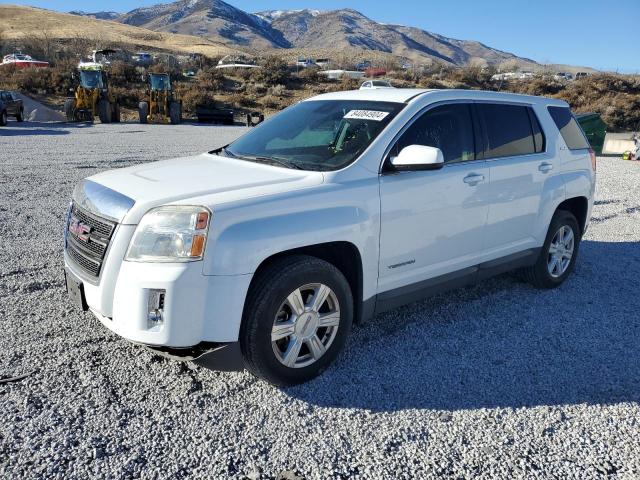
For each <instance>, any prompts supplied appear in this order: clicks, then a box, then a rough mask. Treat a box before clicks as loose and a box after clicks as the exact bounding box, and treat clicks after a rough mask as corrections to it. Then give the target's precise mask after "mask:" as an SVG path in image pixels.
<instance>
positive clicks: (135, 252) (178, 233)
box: [125, 205, 211, 262]
mask: <svg viewBox="0 0 640 480" xmlns="http://www.w3.org/2000/svg"><path fill="white" fill-rule="evenodd" d="M210 218H211V213H210V212H209V210H207V209H206V208H204V207H190V206H180V205H174V206H167V207H159V208H154V209H152V210H149V211H148V212H147V213H146V214H145V216H144V217H142V220H141V221H140V224H139V225H138V226H137V227H136V231H135V233H134V234H133V239H132V240H131V244H130V245H129V250H127V255H126V256H125V260H130V261H134V262H194V261H196V260H202V255H203V254H204V246H205V244H206V243H207V230H208V228H209V220H210Z"/></svg>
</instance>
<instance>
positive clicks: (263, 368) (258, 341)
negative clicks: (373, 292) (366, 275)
mask: <svg viewBox="0 0 640 480" xmlns="http://www.w3.org/2000/svg"><path fill="white" fill-rule="evenodd" d="M352 321H353V297H352V295H351V289H350V287H349V283H348V282H347V280H346V279H345V277H344V275H342V273H341V272H340V271H339V270H338V269H337V268H336V267H334V266H333V265H331V264H330V263H327V262H325V261H323V260H320V259H317V258H314V257H308V256H303V255H296V256H292V257H287V258H283V259H279V260H276V261H275V262H274V263H272V264H271V265H270V266H269V267H267V268H266V269H265V270H263V271H262V272H261V273H259V274H258V277H256V279H255V280H254V281H253V282H252V284H251V290H250V292H249V294H248V296H247V301H246V304H245V309H244V314H243V320H242V328H241V331H240V348H241V350H242V354H243V357H244V361H245V366H246V367H247V369H248V370H249V371H250V372H251V373H253V374H254V375H256V376H257V377H259V378H262V379H264V380H266V381H268V382H270V383H272V384H274V385H278V386H287V385H295V384H298V383H302V382H306V381H307V380H310V379H312V378H314V377H316V376H317V375H319V374H320V373H322V371H323V370H325V369H326V368H327V367H328V366H329V365H330V364H331V362H332V361H333V360H334V359H335V358H336V356H337V355H338V353H339V352H340V350H341V349H342V347H343V346H344V343H345V341H346V339H347V336H348V334H349V331H350V330H351V323H352Z"/></svg>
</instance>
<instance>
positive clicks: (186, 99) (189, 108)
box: [179, 88, 216, 113]
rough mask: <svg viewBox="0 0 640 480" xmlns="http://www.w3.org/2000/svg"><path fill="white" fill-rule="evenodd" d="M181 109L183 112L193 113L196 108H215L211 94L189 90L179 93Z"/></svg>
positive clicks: (196, 89)
mask: <svg viewBox="0 0 640 480" xmlns="http://www.w3.org/2000/svg"><path fill="white" fill-rule="evenodd" d="M179 96H180V99H181V100H182V108H183V110H184V111H185V112H190V113H195V111H196V107H198V106H202V107H205V108H215V107H216V100H215V98H214V96H213V93H211V92H207V91H205V90H200V89H198V88H189V89H187V90H184V91H180V92H179Z"/></svg>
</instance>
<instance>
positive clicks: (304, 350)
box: [271, 283, 340, 368]
mask: <svg viewBox="0 0 640 480" xmlns="http://www.w3.org/2000/svg"><path fill="white" fill-rule="evenodd" d="M339 326H340V304H339V302H338V298H337V296H336V294H335V292H334V291H333V290H331V288H330V287H328V286H327V285H324V284H321V283H314V284H307V285H303V286H301V287H299V288H297V289H295V290H294V291H293V292H291V293H290V294H289V295H288V296H287V298H286V299H285V300H284V301H283V302H282V304H281V305H280V308H279V309H278V313H277V314H276V317H275V319H274V322H273V327H272V329H271V346H272V348H273V352H274V354H275V355H276V358H277V359H278V361H280V363H282V364H283V365H285V366H286V367H289V368H303V367H307V366H309V365H311V364H313V363H315V362H316V361H318V360H319V359H320V358H321V357H322V356H323V355H324V354H325V353H326V352H327V350H328V349H329V347H330V346H331V344H332V343H333V341H334V339H335V337H336V333H337V332H338V327H339Z"/></svg>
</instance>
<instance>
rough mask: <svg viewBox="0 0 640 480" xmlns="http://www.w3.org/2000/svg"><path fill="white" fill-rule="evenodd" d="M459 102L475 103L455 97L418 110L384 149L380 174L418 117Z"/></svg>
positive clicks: (379, 168)
mask: <svg viewBox="0 0 640 480" xmlns="http://www.w3.org/2000/svg"><path fill="white" fill-rule="evenodd" d="M457 103H469V104H472V103H474V102H473V101H472V100H466V99H455V100H440V101H437V102H433V103H430V104H429V105H426V106H424V107H423V108H421V109H420V110H418V111H417V112H416V114H415V115H414V116H413V117H411V119H410V120H409V121H408V122H407V123H405V124H404V126H403V127H402V128H401V129H400V131H399V132H398V133H396V134H395V135H394V137H393V139H392V140H391V142H389V145H387V148H385V149H384V155H383V156H382V161H381V162H380V165H379V167H378V174H379V175H384V174H385V173H387V172H385V171H384V164H385V163H386V162H387V159H388V158H389V153H391V149H392V148H393V147H394V146H395V145H396V143H397V142H398V140H399V139H400V137H401V136H402V135H404V133H405V132H406V131H407V130H408V129H409V128H410V127H411V126H412V125H413V124H414V123H415V122H417V121H418V119H419V118H420V117H422V115H424V114H425V113H427V112H428V111H429V110H432V109H434V108H436V107H441V106H442V105H453V104H457ZM471 122H472V123H473V114H472V117H471ZM481 161H484V160H483V159H480V160H478V159H474V160H467V161H464V162H453V163H450V164H451V165H455V164H460V163H464V164H465V165H467V164H469V163H471V162H481ZM444 165H445V166H446V165H447V163H446V162H445V164H444ZM392 173H396V172H392Z"/></svg>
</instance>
